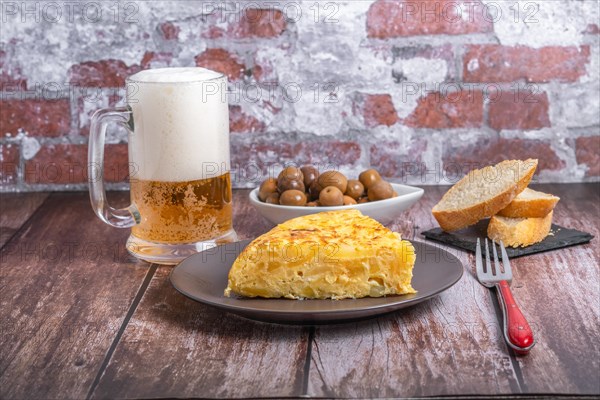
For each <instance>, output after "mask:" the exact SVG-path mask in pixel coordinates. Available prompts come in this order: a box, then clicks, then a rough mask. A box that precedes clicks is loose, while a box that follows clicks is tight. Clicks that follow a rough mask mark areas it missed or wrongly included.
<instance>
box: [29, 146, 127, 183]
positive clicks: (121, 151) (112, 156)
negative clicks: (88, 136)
mask: <svg viewBox="0 0 600 400" xmlns="http://www.w3.org/2000/svg"><path fill="white" fill-rule="evenodd" d="M104 152H105V153H104V154H105V157H104V170H103V177H104V180H105V181H106V182H126V181H127V179H128V176H129V163H128V159H127V145H126V144H109V145H106V146H105V148H104ZM98 172H99V171H95V170H94V171H93V172H92V173H93V174H94V175H93V176H96V175H95V174H96V173H98ZM23 175H24V178H25V181H26V182H27V183H30V184H77V183H85V182H87V179H88V160H87V145H83V144H56V145H48V146H44V147H42V148H41V149H40V150H39V151H38V152H37V153H36V155H35V156H34V157H33V158H32V159H30V160H27V161H26V162H25V171H24V173H23Z"/></svg>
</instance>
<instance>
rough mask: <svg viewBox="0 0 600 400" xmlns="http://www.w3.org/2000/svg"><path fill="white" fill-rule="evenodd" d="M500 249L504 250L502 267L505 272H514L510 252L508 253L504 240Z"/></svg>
mask: <svg viewBox="0 0 600 400" xmlns="http://www.w3.org/2000/svg"><path fill="white" fill-rule="evenodd" d="M500 251H501V252H502V267H504V272H505V273H507V274H512V269H511V267H510V261H508V254H506V248H505V247H504V243H502V240H501V241H500Z"/></svg>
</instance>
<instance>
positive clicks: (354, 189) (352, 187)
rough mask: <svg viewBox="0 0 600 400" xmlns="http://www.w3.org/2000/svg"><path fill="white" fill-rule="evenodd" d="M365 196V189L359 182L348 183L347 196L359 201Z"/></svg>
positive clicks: (352, 180) (351, 181)
mask: <svg viewBox="0 0 600 400" xmlns="http://www.w3.org/2000/svg"><path fill="white" fill-rule="evenodd" d="M363 194H365V187H364V186H363V184H362V183H360V181H359V180H356V179H350V180H349V181H348V187H347V188H346V196H350V197H352V198H353V199H354V200H358V198H359V197H360V196H362V195H363Z"/></svg>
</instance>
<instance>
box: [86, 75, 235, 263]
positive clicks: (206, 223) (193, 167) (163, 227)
mask: <svg viewBox="0 0 600 400" xmlns="http://www.w3.org/2000/svg"><path fill="white" fill-rule="evenodd" d="M126 92H127V106H125V107H109V108H105V109H102V110H98V111H97V112H96V113H95V114H94V116H93V117H92V121H91V125H90V143H89V152H88V158H89V162H90V165H91V166H93V165H103V163H104V155H103V152H104V142H105V138H104V137H105V135H106V132H107V129H106V127H107V125H108V124H109V123H118V124H120V125H121V126H123V127H125V128H126V129H127V130H128V131H129V135H128V137H127V139H128V153H129V154H128V156H129V176H130V187H131V204H130V205H129V206H128V207H126V208H122V209H117V208H113V207H111V206H110V205H109V204H108V202H107V200H106V193H105V188H104V183H103V180H102V179H96V178H95V177H94V176H93V174H89V178H88V180H89V184H90V201H91V203H92V207H93V208H94V211H95V212H96V215H98V217H99V218H100V219H102V220H103V221H104V222H106V223H107V224H109V225H112V226H114V227H118V228H131V235H130V236H129V238H128V239H127V244H126V247H127V250H128V251H129V252H130V253H131V254H133V255H134V256H136V257H138V258H140V259H142V260H146V261H148V262H151V263H158V264H170V265H172V264H177V263H179V262H181V261H182V260H184V259H185V258H187V257H189V256H191V255H192V254H196V253H197V252H199V251H203V250H206V249H210V248H212V247H214V246H217V245H219V244H222V243H228V242H233V241H235V240H237V235H236V233H235V230H234V229H233V226H232V205H231V177H230V172H229V171H230V157H229V106H228V102H227V77H226V76H225V75H223V74H221V73H219V72H215V71H210V70H207V69H204V68H199V67H191V68H158V69H146V70H142V71H140V72H138V73H136V74H134V75H132V76H130V77H128V78H127V80H126Z"/></svg>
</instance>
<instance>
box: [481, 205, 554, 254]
mask: <svg viewBox="0 0 600 400" xmlns="http://www.w3.org/2000/svg"><path fill="white" fill-rule="evenodd" d="M504 218H507V217H504ZM551 227H552V211H550V213H548V215H546V216H545V217H543V218H525V219H523V220H522V221H521V222H518V223H515V224H510V225H509V224H507V223H506V222H505V221H504V220H503V217H497V216H493V217H492V218H491V219H490V224H489V225H488V230H487V235H488V237H489V238H490V239H492V240H495V241H496V242H499V241H502V242H503V243H504V245H505V246H509V247H519V246H522V247H525V246H530V245H532V244H534V243H538V242H541V241H542V240H544V239H545V238H546V236H548V233H550V228H551Z"/></svg>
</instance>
